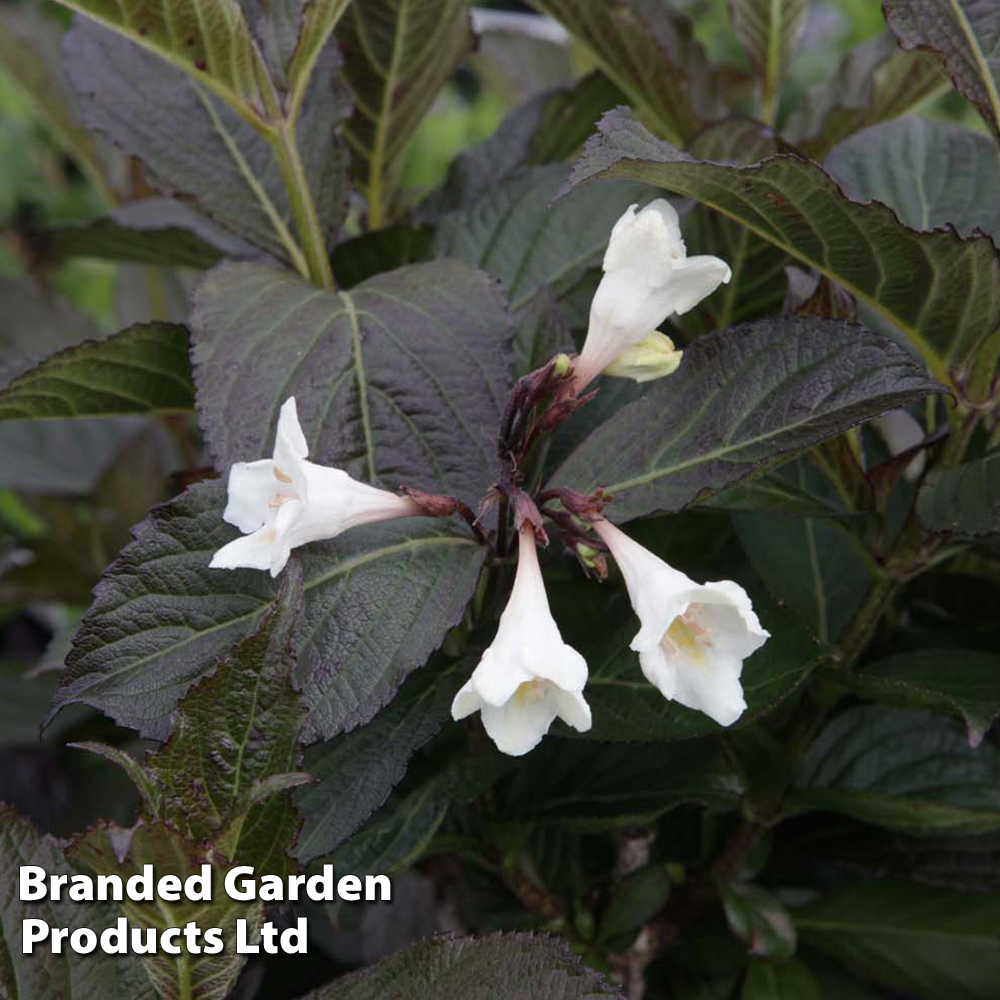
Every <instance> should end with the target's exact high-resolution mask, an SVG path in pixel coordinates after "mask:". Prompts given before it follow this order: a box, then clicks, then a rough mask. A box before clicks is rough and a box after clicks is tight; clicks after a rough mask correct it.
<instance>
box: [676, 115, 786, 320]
mask: <svg viewBox="0 0 1000 1000" xmlns="http://www.w3.org/2000/svg"><path fill="white" fill-rule="evenodd" d="M779 148H780V146H779V144H778V141H777V140H776V138H775V136H774V133H773V132H772V131H771V130H770V129H768V128H766V127H765V126H763V125H761V124H760V122H756V121H753V120H751V119H748V118H731V119H729V120H728V121H724V122H720V123H719V124H718V125H712V126H710V127H709V128H707V129H705V131H704V132H702V133H701V134H700V135H699V136H697V137H696V138H695V140H694V141H693V142H692V143H691V145H690V147H689V152H690V153H691V155H692V156H696V157H698V158H699V159H705V160H722V161H725V162H731V163H754V162H756V161H757V160H762V159H763V158H764V157H765V156H772V155H774V154H775V153H777V152H778V150H779ZM683 226H684V236H685V239H686V241H687V245H688V246H689V247H690V248H691V252H692V253H697V254H714V255H715V256H717V257H721V258H722V259H723V260H724V261H726V263H727V264H729V266H730V268H731V269H732V272H733V275H732V278H731V279H730V280H729V282H728V283H727V284H726V285H724V286H723V287H722V288H721V289H720V290H719V293H718V294H717V295H710V296H709V297H708V298H707V299H705V300H704V301H703V302H701V303H700V304H699V305H698V306H696V307H695V308H694V309H692V310H691V311H690V312H689V313H686V314H685V315H684V316H683V317H681V318H680V319H679V322H680V324H681V326H682V327H683V328H684V329H685V330H686V331H690V332H691V333H692V334H693V335H695V336H697V335H699V334H703V333H706V332H708V331H711V330H718V329H721V328H722V327H726V326H731V325H732V324H733V323H738V322H742V321H743V320H748V319H756V318H757V317H758V316H763V315H770V314H774V313H776V312H778V311H779V310H780V308H781V305H782V302H783V301H784V298H785V289H786V287H787V285H788V280H787V278H786V277H785V266H786V265H787V263H788V257H787V255H786V254H785V253H784V252H783V251H781V250H780V249H778V248H776V247H774V246H772V245H771V244H770V243H768V242H767V241H766V240H763V239H761V238H760V237H759V236H757V235H756V234H754V233H752V232H750V230H749V229H747V228H746V226H743V225H741V224H740V223H738V222H733V221H732V220H731V219H727V218H725V217H724V216H722V215H719V213H718V212H713V211H712V210H711V209H709V208H706V207H705V206H704V205H695V206H694V208H693V209H692V211H691V212H689V213H688V214H687V215H686V216H685V217H684V222H683Z"/></svg>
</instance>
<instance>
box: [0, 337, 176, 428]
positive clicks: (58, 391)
mask: <svg viewBox="0 0 1000 1000" xmlns="http://www.w3.org/2000/svg"><path fill="white" fill-rule="evenodd" d="M192 409H194V385H193V384H192V382H191V365H190V362H189V361H188V333H187V330H185V329H184V327H182V326H174V325H172V324H170V323H139V324H136V325H135V326H130V327H129V328H128V329H127V330H122V332H121V333H118V334H115V335H114V336H113V337H109V338H108V339H107V340H99V341H87V342H85V343H83V344H80V345H79V346H77V347H70V348H67V349H66V350H64V351H60V352H59V353H57V354H53V355H52V356H51V357H49V358H47V359H46V360H45V361H43V362H42V363H41V364H39V365H37V366H36V367H34V368H32V369H31V370H30V371H28V372H26V373H25V374H23V375H21V376H19V377H18V378H16V379H14V380H13V381H12V382H11V383H10V385H8V386H7V388H6V389H3V390H0V420H38V419H44V418H52V417H106V416H114V415H118V414H123V413H183V412H186V411H190V410H192Z"/></svg>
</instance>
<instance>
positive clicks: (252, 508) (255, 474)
mask: <svg viewBox="0 0 1000 1000" xmlns="http://www.w3.org/2000/svg"><path fill="white" fill-rule="evenodd" d="M308 454H309V448H308V446H307V444H306V439H305V435H304V434H303V433H302V428H301V426H300V425H299V417H298V413H297V412H296V409H295V398H294V397H291V398H289V399H288V400H286V401H285V403H284V405H283V406H282V407H281V413H280V415H279V417H278V429H277V433H276V435H275V441H274V457H273V458H265V459H262V460H261V461H259V462H236V463H235V464H234V465H233V466H232V468H231V469H230V470H229V501H228V503H227V505H226V509H225V511H224V512H223V514H222V517H223V519H224V520H226V521H228V522H229V523H230V524H233V525H235V526H236V527H237V528H239V529H240V531H242V532H243V537H242V538H237V539H236V540H235V541H232V542H230V543H229V544H228V545H224V546H223V547H222V548H221V549H219V550H218V552H216V553H215V555H214V556H213V557H212V562H211V563H210V566H211V567H212V568H214V569H238V568H247V569H266V570H270V572H271V576H277V575H278V574H279V573H280V572H281V571H282V570H283V569H284V568H285V564H286V563H287V562H288V557H289V555H290V554H291V551H292V549H294V548H297V547H298V546H299V545H305V544H306V543H307V542H316V541H319V540H320V539H323V538H334V537H336V536H337V535H339V534H341V532H344V531H347V529H348V528H354V527H357V526H358V525H360V524H370V523H371V522H373V521H385V520H388V519H390V518H395V517H413V516H416V515H419V514H420V513H421V510H420V508H419V507H418V506H417V504H416V503H414V502H413V501H412V500H410V499H409V498H407V497H400V496H396V495H395V494H394V493H389V492H388V491H386V490H380V489H378V488H377V487H375V486H369V485H368V484H367V483H360V482H358V481H357V480H356V479H352V478H351V477H350V476H349V475H348V474H347V473H346V472H344V471H343V470H342V469H332V468H329V467H327V466H324V465H316V464H315V463H313V462H309V461H307V460H306V456H307V455H308Z"/></svg>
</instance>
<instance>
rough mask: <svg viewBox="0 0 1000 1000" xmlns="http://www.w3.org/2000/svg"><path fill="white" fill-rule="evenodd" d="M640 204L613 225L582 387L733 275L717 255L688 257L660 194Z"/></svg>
mask: <svg viewBox="0 0 1000 1000" xmlns="http://www.w3.org/2000/svg"><path fill="white" fill-rule="evenodd" d="M637 207H638V206H637V205H632V206H630V207H629V209H628V211H626V212H625V214H624V215H623V216H622V217H621V218H620V219H619V220H618V221H617V222H616V223H615V226H614V229H612V230H611V237H610V239H609V240H608V248H607V251H606V252H605V254H604V277H603V278H601V283H600V284H599V285H598V286H597V291H596V292H595V293H594V298H593V301H592V302H591V304H590V326H589V328H588V330H587V339H586V341H585V342H584V345H583V350H582V351H581V352H580V357H579V358H578V359H577V362H576V365H575V369H576V372H575V379H576V383H577V386H578V387H579V388H580V389H583V388H585V387H586V386H587V385H588V384H589V383H590V382H591V381H593V379H595V378H596V377H597V376H598V375H599V374H600V373H601V372H603V371H604V370H605V369H607V367H608V366H609V365H611V364H612V363H613V362H614V361H615V359H616V358H617V357H618V356H619V355H620V354H621V353H622V351H624V350H626V349H627V348H629V347H631V346H632V345H634V344H638V343H640V342H641V341H643V340H645V339H646V338H647V337H648V336H649V335H650V334H651V333H652V332H653V331H654V330H655V329H656V328H657V327H658V326H659V325H660V324H661V323H662V322H663V321H664V320H665V319H666V318H667V317H668V316H671V315H675V314H676V315H678V316H680V315H682V314H683V313H686V312H687V311H688V310H689V309H693V308H694V307H695V306H696V305H697V304H698V303H699V302H701V300H702V299H703V298H705V297H706V296H707V295H711V294H712V292H714V291H715V290H716V288H718V287H719V285H720V284H723V283H725V282H727V281H729V279H730V278H731V277H732V272H731V271H730V269H729V265H728V264H727V263H726V262H725V261H724V260H720V259H719V258H718V257H711V256H701V257H688V256H687V250H686V248H685V246H684V240H683V239H682V237H681V228H680V221H679V219H678V217H677V212H676V211H675V210H674V207H673V205H671V204H670V202H668V201H666V200H665V199H663V198H657V199H656V200H655V201H652V202H650V203H649V204H648V205H647V206H646V207H645V208H644V209H643V210H642V211H641V212H636V208H637ZM664 374H667V372H664Z"/></svg>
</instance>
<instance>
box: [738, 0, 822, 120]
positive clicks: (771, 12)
mask: <svg viewBox="0 0 1000 1000" xmlns="http://www.w3.org/2000/svg"><path fill="white" fill-rule="evenodd" d="M808 11H809V2H808V0H729V18H730V20H731V21H732V25H733V31H734V33H735V34H736V37H737V38H738V39H739V42H740V44H741V45H742V46H743V48H744V49H745V51H746V54H747V55H748V56H749V57H750V61H751V62H752V63H753V65H754V67H755V68H756V70H757V72H758V74H759V75H760V76H761V78H762V79H763V84H764V95H763V104H764V108H763V112H764V117H765V120H767V121H773V120H774V112H775V106H776V104H777V97H778V92H779V88H780V86H781V81H782V79H783V77H784V75H785V71H786V70H787V68H788V64H789V63H790V62H791V61H792V57H793V56H794V54H795V46H796V44H797V43H798V40H799V36H800V35H801V34H802V28H803V27H804V25H805V20H806V14H807V13H808Z"/></svg>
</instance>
